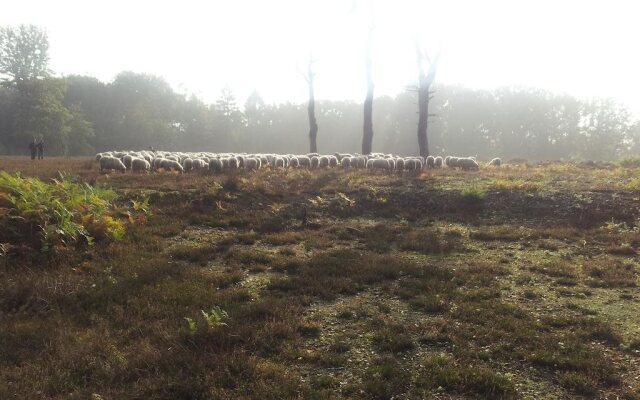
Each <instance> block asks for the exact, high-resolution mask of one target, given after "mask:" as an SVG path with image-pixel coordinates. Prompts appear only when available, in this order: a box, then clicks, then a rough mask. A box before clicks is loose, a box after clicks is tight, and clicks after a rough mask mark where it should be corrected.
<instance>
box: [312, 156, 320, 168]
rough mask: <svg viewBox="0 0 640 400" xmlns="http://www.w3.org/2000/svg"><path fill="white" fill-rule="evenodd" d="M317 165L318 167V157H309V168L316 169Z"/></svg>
mask: <svg viewBox="0 0 640 400" xmlns="http://www.w3.org/2000/svg"><path fill="white" fill-rule="evenodd" d="M318 165H320V157H318V156H313V157H311V168H318Z"/></svg>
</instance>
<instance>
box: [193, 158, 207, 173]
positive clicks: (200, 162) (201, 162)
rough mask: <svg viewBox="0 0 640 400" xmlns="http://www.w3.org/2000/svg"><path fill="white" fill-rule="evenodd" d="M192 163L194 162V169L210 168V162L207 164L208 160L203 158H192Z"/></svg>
mask: <svg viewBox="0 0 640 400" xmlns="http://www.w3.org/2000/svg"><path fill="white" fill-rule="evenodd" d="M191 163H192V169H193V170H194V171H200V170H203V169H208V168H209V164H207V162H206V161H205V160H203V159H202V158H196V159H195V160H192V161H191Z"/></svg>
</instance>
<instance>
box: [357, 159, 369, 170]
mask: <svg viewBox="0 0 640 400" xmlns="http://www.w3.org/2000/svg"><path fill="white" fill-rule="evenodd" d="M357 164H358V168H366V166H367V158H366V157H364V156H360V157H358V163H357Z"/></svg>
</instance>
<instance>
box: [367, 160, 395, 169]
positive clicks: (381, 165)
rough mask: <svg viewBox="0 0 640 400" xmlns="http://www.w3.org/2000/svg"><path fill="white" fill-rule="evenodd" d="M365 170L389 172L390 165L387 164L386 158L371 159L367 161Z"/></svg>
mask: <svg viewBox="0 0 640 400" xmlns="http://www.w3.org/2000/svg"><path fill="white" fill-rule="evenodd" d="M367 169H372V170H377V169H381V170H385V171H389V170H391V165H390V164H389V160H388V159H386V158H372V159H370V160H369V161H367Z"/></svg>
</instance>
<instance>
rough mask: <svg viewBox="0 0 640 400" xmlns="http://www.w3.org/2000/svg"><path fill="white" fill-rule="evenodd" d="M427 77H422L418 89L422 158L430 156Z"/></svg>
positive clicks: (422, 75)
mask: <svg viewBox="0 0 640 400" xmlns="http://www.w3.org/2000/svg"><path fill="white" fill-rule="evenodd" d="M425 80H426V77H425V76H424V73H422V74H421V76H420V83H419V87H418V147H419V148H420V156H421V157H428V156H429V138H428V136H427V127H428V123H429V121H428V119H429V85H428V84H427V83H425V82H424V81H425Z"/></svg>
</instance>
